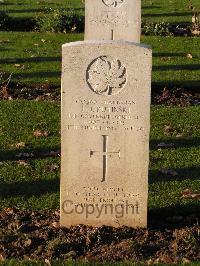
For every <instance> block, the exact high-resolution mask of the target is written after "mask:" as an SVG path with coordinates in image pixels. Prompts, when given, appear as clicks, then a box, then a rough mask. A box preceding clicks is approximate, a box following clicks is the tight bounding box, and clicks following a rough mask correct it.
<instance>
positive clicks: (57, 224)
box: [52, 222, 60, 228]
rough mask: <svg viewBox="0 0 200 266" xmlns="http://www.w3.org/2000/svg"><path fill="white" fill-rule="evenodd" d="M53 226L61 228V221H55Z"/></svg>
mask: <svg viewBox="0 0 200 266" xmlns="http://www.w3.org/2000/svg"><path fill="white" fill-rule="evenodd" d="M52 226H53V227H54V228H59V227H60V223H59V222H53V223H52Z"/></svg>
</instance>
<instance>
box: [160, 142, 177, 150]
mask: <svg viewBox="0 0 200 266" xmlns="http://www.w3.org/2000/svg"><path fill="white" fill-rule="evenodd" d="M173 147H174V143H164V142H161V143H159V144H158V145H157V146H156V148H158V149H159V148H173Z"/></svg>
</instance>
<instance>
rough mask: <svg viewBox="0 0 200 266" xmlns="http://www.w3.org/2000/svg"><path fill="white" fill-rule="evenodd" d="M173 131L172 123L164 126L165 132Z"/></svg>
mask: <svg viewBox="0 0 200 266" xmlns="http://www.w3.org/2000/svg"><path fill="white" fill-rule="evenodd" d="M172 131H173V128H172V126H171V125H165V126H164V133H165V134H167V135H168V134H169V133H171V132H172Z"/></svg>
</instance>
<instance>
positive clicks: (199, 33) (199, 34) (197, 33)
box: [192, 30, 200, 36]
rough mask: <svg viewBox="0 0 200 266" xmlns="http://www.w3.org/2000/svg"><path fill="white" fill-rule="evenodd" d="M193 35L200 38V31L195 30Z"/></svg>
mask: <svg viewBox="0 0 200 266" xmlns="http://www.w3.org/2000/svg"><path fill="white" fill-rule="evenodd" d="M192 34H193V35H195V36H200V30H193V31H192Z"/></svg>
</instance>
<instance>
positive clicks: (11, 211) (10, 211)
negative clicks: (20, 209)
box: [4, 208, 14, 214]
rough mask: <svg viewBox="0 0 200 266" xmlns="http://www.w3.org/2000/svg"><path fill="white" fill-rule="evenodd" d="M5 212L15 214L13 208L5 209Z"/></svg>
mask: <svg viewBox="0 0 200 266" xmlns="http://www.w3.org/2000/svg"><path fill="white" fill-rule="evenodd" d="M4 211H5V213H7V214H13V212H14V210H13V209H12V208H5V209H4Z"/></svg>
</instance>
